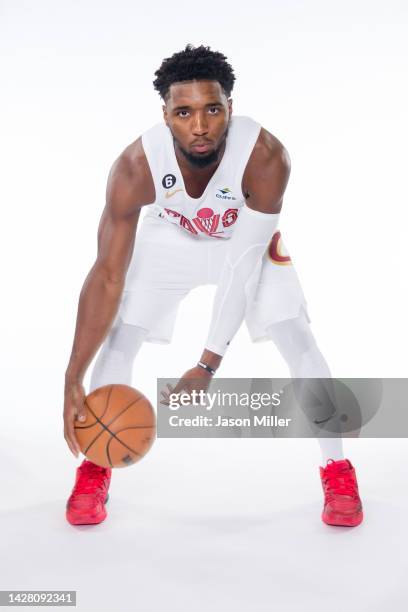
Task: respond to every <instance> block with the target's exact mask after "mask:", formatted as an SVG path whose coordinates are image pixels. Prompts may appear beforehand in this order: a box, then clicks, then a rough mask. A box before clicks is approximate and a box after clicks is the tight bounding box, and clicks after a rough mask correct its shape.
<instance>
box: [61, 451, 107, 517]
mask: <svg viewBox="0 0 408 612" xmlns="http://www.w3.org/2000/svg"><path fill="white" fill-rule="evenodd" d="M111 474H112V470H111V468H103V467H100V466H99V465H95V463H92V462H91V461H87V459H84V460H83V462H82V463H81V465H80V466H79V467H78V468H77V471H76V480H75V485H74V488H73V489H72V493H71V495H70V496H69V499H68V501H67V510H66V517H67V521H68V522H69V523H71V525H93V524H95V523H102V521H104V520H105V518H106V509H105V503H106V502H107V501H108V498H109V495H108V489H109V484H110V479H111Z"/></svg>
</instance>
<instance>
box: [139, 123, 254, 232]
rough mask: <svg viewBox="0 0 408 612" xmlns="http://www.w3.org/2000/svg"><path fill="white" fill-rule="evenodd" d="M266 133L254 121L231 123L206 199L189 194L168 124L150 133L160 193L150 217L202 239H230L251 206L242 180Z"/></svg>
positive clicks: (147, 143)
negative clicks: (261, 134) (243, 212)
mask: <svg viewBox="0 0 408 612" xmlns="http://www.w3.org/2000/svg"><path fill="white" fill-rule="evenodd" d="M260 129H261V126H260V124H259V123H257V122H256V121H254V120H253V119H250V118H249V117H236V116H234V115H233V116H232V117H231V121H230V126H229V130H228V136H227V140H226V146H225V151H224V155H223V157H222V159H221V162H220V164H219V166H218V168H217V169H216V171H215V173H214V174H213V176H212V177H211V179H210V180H209V182H208V184H207V187H206V188H205V191H204V193H203V194H202V196H201V197H200V198H192V197H190V196H189V195H188V193H187V191H186V188H185V185H184V181H183V176H182V174H181V171H180V168H179V165H178V162H177V158H176V154H175V151H174V143H173V137H172V134H171V132H170V130H169V128H168V127H167V126H166V124H165V123H164V122H163V123H159V124H157V125H155V126H154V127H152V128H151V129H150V130H148V131H147V132H145V133H144V134H143V135H142V143H143V148H144V151H145V154H146V158H147V161H148V163H149V166H150V171H151V173H152V176H153V181H154V187H155V190H156V199H155V201H154V203H153V204H151V205H150V206H148V207H147V208H148V212H147V214H146V216H151V215H153V216H155V217H160V218H162V219H165V220H167V221H169V222H170V223H175V224H176V225H178V226H180V228H182V229H183V230H185V231H187V232H189V233H190V234H191V235H193V236H195V237H197V238H229V237H230V236H231V233H232V231H233V226H234V223H235V222H236V220H237V218H238V214H239V210H240V208H241V207H242V206H243V205H244V203H245V198H244V196H243V194H242V189H241V183H242V176H243V174H244V171H245V167H246V165H247V162H248V159H249V156H250V155H251V152H252V149H253V148H254V145H255V143H256V141H257V138H258V135H259V132H260Z"/></svg>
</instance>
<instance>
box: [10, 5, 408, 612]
mask: <svg viewBox="0 0 408 612" xmlns="http://www.w3.org/2000/svg"><path fill="white" fill-rule="evenodd" d="M407 17H408V8H407V5H406V3H405V2H403V1H402V0H401V1H400V0H390V1H389V2H387V3H384V2H379V1H377V0H371V1H368V0H367V1H365V0H344V1H343V2H341V3H340V2H324V1H323V0H309V1H307V0H306V1H304V2H302V1H296V0H289V1H283V0H271V1H270V2H268V3H265V2H263V1H262V0H254V1H253V2H251V3H250V4H246V3H245V4H235V3H233V2H228V1H227V2H223V3H218V4H217V3H215V4H214V3H209V4H194V3H193V4H192V3H190V2H185V1H180V2H177V3H176V4H174V3H167V2H165V1H164V0H156V1H155V2H152V3H143V4H138V3H135V2H131V1H130V0H118V1H117V2H115V3H113V2H106V1H103V0H102V1H101V0H99V1H96V0H83V1H81V2H79V1H76V0H71V1H69V2H68V1H66V2H52V1H51V0H48V1H47V0H38V1H37V2H35V3H33V2H28V1H22V0H13V1H12V0H2V2H1V3H0V19H1V31H0V51H1V56H2V62H1V75H0V76H1V84H2V94H1V114H0V121H1V139H0V155H1V158H0V163H1V174H2V180H1V186H0V189H1V200H2V228H3V231H2V240H1V255H2V263H3V265H2V269H3V273H2V296H3V299H2V308H3V315H2V317H1V322H0V324H1V340H2V341H1V345H2V351H1V374H2V381H3V385H2V409H3V410H2V414H3V419H2V428H1V431H2V433H1V434H0V436H1V441H2V447H1V448H2V450H1V453H2V457H3V466H4V467H5V469H4V470H3V474H2V478H3V479H4V481H3V482H4V483H5V486H6V485H7V487H6V490H7V491H8V492H9V494H8V495H7V494H6V495H5V496H4V500H2V504H4V509H9V510H10V509H12V508H17V507H19V508H21V509H22V512H23V511H24V508H25V507H30V504H32V503H33V502H36V503H37V502H38V503H40V502H44V500H47V499H48V500H50V503H51V500H54V501H55V499H58V500H59V502H60V505H59V506H58V505H57V506H56V507H54V508H53V511H55V516H61V517H63V500H64V499H65V497H66V495H67V494H68V492H69V489H70V488H71V486H72V481H73V469H74V467H75V465H76V463H75V462H74V460H73V458H72V457H71V456H70V455H69V451H68V449H67V447H65V442H64V440H63V437H62V408H63V382H64V372H65V368H66V365H67V362H68V358H69V354H70V350H71V346H72V339H73V333H74V326H75V317H76V308H77V302H78V297H79V292H80V289H81V287H82V283H83V281H84V279H85V276H86V275H87V273H88V271H89V269H90V267H91V266H92V264H93V262H94V259H95V257H96V232H97V226H98V222H99V218H100V215H101V213H102V209H103V206H104V195H105V185H106V178H107V175H108V172H109V168H110V166H111V164H112V163H113V161H114V160H115V159H116V157H117V156H118V155H119V154H120V152H121V151H122V150H123V149H124V148H125V147H126V146H127V145H128V144H129V143H130V142H131V141H133V140H135V139H136V138H137V137H138V136H139V135H140V134H141V133H142V132H143V131H144V130H146V129H148V128H149V127H150V126H151V125H153V124H154V123H156V122H157V121H160V120H161V101H160V99H159V96H158V94H157V93H156V92H155V91H154V90H153V86H152V80H153V78H154V71H155V70H156V69H157V68H158V67H159V65H160V63H161V61H162V59H163V58H164V57H168V56H169V55H171V54H172V53H174V52H175V51H178V50H181V49H182V48H183V47H184V46H185V44H187V43H189V42H190V43H193V44H195V45H198V44H208V45H210V46H211V47H212V48H213V49H214V50H220V51H222V52H223V53H225V54H226V55H227V56H228V59H229V61H230V62H231V63H232V65H233V67H234V69H235V73H236V76H237V82H236V86H235V89H234V92H233V96H232V97H233V100H234V106H233V108H234V112H235V113H236V114H242V115H249V116H252V117H253V118H254V119H256V120H257V121H259V122H261V123H262V124H263V126H264V127H266V128H267V129H268V130H270V131H271V132H272V133H274V134H275V135H276V136H277V137H278V138H279V139H280V140H281V141H282V142H283V143H284V144H285V146H286V148H287V149H288V151H289V153H290V156H291V159H292V174H291V178H290V182H289V185H288V188H287V192H286V197H285V201H284V207H283V210H282V216H281V219H282V221H281V230H282V233H283V237H284V240H285V243H286V246H287V247H288V249H289V252H290V254H291V256H292V259H293V260H294V263H295V266H296V269H297V271H298V274H299V276H300V279H301V282H302V286H303V289H304V292H305V295H306V298H307V300H308V305H309V314H310V317H311V319H312V328H313V331H314V333H315V335H316V338H317V340H318V343H319V346H320V348H321V350H322V352H323V353H324V354H325V356H326V358H327V360H328V362H329V364H330V367H331V369H332V373H333V376H336V377H405V376H407V373H408V366H407V360H406V346H407V340H408V331H407V325H406V312H407V309H408V283H407V274H406V265H407V246H406V243H407V229H406V226H407V221H408V214H407V189H406V171H405V165H406V143H407V138H408V133H407V122H406V108H407V107H408V99H407V84H406V74H407V65H406V60H407V51H408V49H407V47H408V45H407V21H408V20H407ZM212 296H213V291H212V290H210V289H208V288H203V289H199V290H196V291H195V292H193V293H192V294H191V295H190V296H189V297H188V298H187V299H186V300H185V301H184V302H183V303H182V306H181V309H180V313H179V317H178V321H177V327H176V331H175V336H174V342H173V344H172V345H171V346H166V347H162V346H157V345H150V344H147V345H145V346H144V347H143V349H142V351H141V353H140V354H139V356H138V358H137V361H136V366H135V372H134V374H135V376H134V385H135V386H136V387H138V388H140V389H141V390H142V391H143V392H145V393H146V394H147V395H149V396H150V397H153V396H154V393H155V382H156V377H158V376H163V377H164V376H166V377H167V376H169V377H170V376H174V377H176V376H179V375H181V374H182V373H183V372H184V370H185V369H187V368H189V367H192V366H193V365H194V364H195V362H196V361H197V358H198V357H199V356H200V354H201V351H202V348H203V342H204V341H205V338H206V335H207V328H208V323H209V319H210V312H211V303H212ZM197 321H200V323H201V324H200V326H199V330H198V332H197ZM193 330H194V331H193ZM220 375H221V376H231V377H241V376H245V377H252V376H254V377H256V376H259V377H264V376H265V377H269V376H271V377H274V376H276V377H281V376H286V375H288V372H287V369H286V365H285V363H284V362H283V361H282V359H281V358H280V356H279V354H278V353H277V351H276V349H275V348H274V347H273V346H272V344H271V343H269V342H268V343H264V344H256V345H252V344H250V342H249V338H248V334H247V331H246V329H245V328H244V327H242V328H241V330H240V331H239V333H238V334H237V336H236V338H235V339H234V342H233V343H232V345H231V347H230V349H229V352H228V354H227V356H226V357H225V360H224V363H223V364H222V369H221V370H220ZM88 380H89V371H88V375H87V377H86V384H88ZM308 442H310V441H302V442H299V443H298V444H297V445H296V446H294V444H293V443H292V442H291V443H290V444H289V443H288V444H287V445H286V446H285V447H283V445H280V447H279V452H277V450H276V449H277V446H276V447H274V449H273V450H271V449H270V448H269V449H268V448H267V446H266V445H265V443H264V442H263V443H262V445H259V446H257V450H256V452H257V453H260V456H261V457H262V461H261V464H262V465H264V463H265V462H266V464H267V463H268V461H269V459H268V458H267V457H269V455H268V453H275V455H276V458H277V459H276V460H277V461H279V465H283V461H286V462H289V463H290V462H291V461H292V463H291V464H290V465H292V466H293V465H294V463H293V462H296V461H297V460H298V458H299V457H302V456H303V454H307V455H310V457H311V461H310V463H308V462H306V464H302V468H301V469H304V470H305V473H306V472H308V473H310V470H311V469H313V470H315V469H316V465H317V464H318V462H319V458H320V457H319V453H318V450H317V445H316V447H315V446H314V444H315V443H314V441H312V442H310V444H309V443H308ZM206 444H207V442H206V441H203V444H198V443H194V444H191V447H188V446H186V444H185V443H183V444H182V443H181V441H180V443H179V442H178V441H171V443H169V442H168V441H160V440H158V441H157V442H156V445H155V454H153V451H152V453H151V457H150V456H149V457H147V458H146V459H145V460H144V462H142V464H140V467H136V466H135V467H134V468H132V470H133V471H132V478H133V479H135V478H136V474H137V473H140V474H142V473H145V472H144V471H143V470H147V471H148V470H149V469H150V470H151V474H153V473H156V474H157V472H154V469H153V466H156V468H157V466H158V465H160V461H164V460H165V461H166V462H168V461H169V460H170V461H174V462H175V463H174V468H175V469H176V467H177V466H178V467H180V466H179V464H180V465H183V462H182V457H183V456H184V453H185V452H186V449H188V448H190V450H191V449H194V451H195V452H196V453H197V455H194V457H193V458H191V460H192V461H197V462H199V463H200V462H201V461H202V460H203V458H205V461H206V468H207V469H208V470H209V472H210V473H211V470H214V473H215V468H216V464H215V463H214V464H212V463H211V459H210V461H209V458H208V452H207V450H206V449H208V446H206ZM217 444H218V446H217V448H218V449H222V448H223V446H222V445H223V444H224V443H223V442H222V441H217ZM240 444H243V445H244V444H249V442H240ZM349 444H351V443H349ZM353 444H354V446H353V445H352V447H353V449H354V451H355V454H354V455H353V457H356V456H357V457H358V460H359V462H360V464H363V465H364V461H365V457H370V462H371V463H370V466H372V471H370V469H371V468H370V469H369V468H368V467H367V466H366V467H364V468H362V469H364V470H365V474H366V479H367V487H368V483H369V482H372V484H373V487H374V486H375V483H376V482H377V479H376V478H375V470H376V469H378V468H379V463H378V462H379V461H380V458H379V456H378V454H377V453H376V452H375V450H374V449H375V446H370V444H371V445H372V444H374V445H375V444H376V441H372V442H370V443H369V442H367V441H366V442H364V443H361V445H360V446H357V445H356V443H353ZM220 445H221V446H220ZM312 445H313V448H312ZM380 447H381V448H382V449H386V450H387V452H388V453H389V461H390V463H389V466H387V467H386V468H383V469H385V470H389V473H390V474H391V472H393V471H394V473H395V469H396V466H398V465H400V463H399V458H401V457H402V456H403V457H405V458H406V457H407V453H406V445H405V441H398V440H394V441H390V442H387V441H382V442H381V443H380V444H379V448H380ZM228 448H230V449H231V452H233V453H236V455H234V454H232V455H231V456H230V460H231V457H236V460H237V461H239V460H241V461H242V448H243V447H238V446H236V447H234V450H233V449H232V446H231V445H229V446H228ZM245 448H247V447H245ZM349 448H351V446H350V447H349ZM260 449H261V450H260ZM362 449H364V452H362ZM218 452H219V453H220V455H219V454H217V452H216V453H215V457H217V461H219V459H220V456H221V457H222V452H221V451H218ZM245 452H248V451H245ZM282 453H283V455H282ZM402 453H404V455H402ZM169 457H170V459H169ZM279 457H283V459H282V460H280V459H279ZM382 457H384V455H382ZM392 457H393V459H392ZM214 461H215V460H214ZM262 462H263V463H262ZM289 463H288V465H289ZM233 464H234V461H233V460H231V470H233ZM166 465H167V468H168V464H166ZM197 465H198V464H197ZM200 465H202V464H201V463H200ZM381 465H382V463H381ZM149 466H150V467H149ZM156 468H155V469H156ZM157 469H160V468H157ZM168 469H169V468H168ZM200 469H202V468H200ZM224 469H227V468H224ZM293 469H294V468H293ZM14 470H15V472H14ZM137 470H140V472H137ZM275 470H276V468H275ZM295 472H296V470H295ZM146 473H149V472H146ZM269 473H271V466H269ZM273 474H274V478H275V477H276V478H277V475H276V473H275V472H273ZM404 475H405V472H404ZM231 477H232V476H231V472H228V470H227V472H226V475H225V478H226V479H229V478H231ZM294 477H295V476H294ZM314 477H315V476H314ZM49 478H51V481H52V483H53V488H52V491H50V486H49V482H50V481H49ZM129 478H130V476H129V475H128V472H125V471H123V470H122V471H121V473H120V474H118V475H117V482H118V483H119V482H121V483H122V486H123V492H124V497H126V493H125V492H126V491H127V487H129V482H133V481H134V480H133V481H132V479H130V481H129ZM387 478H388V477H387ZM370 479H371V480H370ZM23 482H24V486H20V484H21V483H23ZM247 484H248V483H247ZM40 485H41V486H40ZM245 486H246V485H245ZM248 486H249V485H248ZM10 487H11V488H10ZM118 487H119V484H118ZM118 490H119V489H118ZM373 494H374V496H375V495H378V497H379V499H383V495H382V494H381V493H378V492H377V491H375V489H373ZM209 495H211V492H210V493H209ZM315 495H317V496H318V495H319V492H318V491H316V492H315ZM183 499H184V498H183ZM44 503H45V502H44ZM319 503H320V501H319ZM404 503H406V497H405V502H404ZM176 506H177V504H176ZM397 514H398V512H397ZM118 515H120V513H119V511H118ZM44 516H48V515H44ZM398 516H402V511H401V514H399V515H398ZM8 517H9V518H10V515H8ZM24 520H26V518H25V519H24ZM61 520H63V519H61ZM44 522H45V524H46V523H47V521H46V520H45V521H44ZM53 526H54V525H53ZM63 528H64V529H65V527H62V526H61V529H63ZM67 533H68V534H69V533H71V532H69V531H67ZM28 576H29V573H27V576H26V578H25V581H23V583H19V584H20V588H23V587H24V586H25V585H28V584H29V583H30V582H29V578H28ZM9 578H10V577H9ZM10 580H11V578H10ZM74 583H75V580H74ZM8 584H11V583H10V582H9V583H8ZM59 584H60V585H62V586H60V587H55V588H65V587H64V586H63V581H61V580H60V582H59ZM71 584H72V582H71ZM41 585H42V586H40V585H37V587H38V588H43V587H45V588H50V586H49V585H48V586H47V584H46V582H44V580H43V581H42V583H41ZM1 588H11V587H9V586H8V585H5V586H2V587H1ZM32 588H34V587H33V586H32ZM67 588H68V587H67ZM72 588H75V584H74V586H73V587H72ZM310 601H312V599H311V600H310ZM313 601H314V600H313ZM146 609H147V608H146ZM259 609H263V608H261V606H259ZM281 609H282V610H283V609H284V608H283V607H282V608H281ZM285 609H286V608H285ZM288 609H289V608H288ZM360 609H363V608H360ZM370 609H371V610H373V609H374V608H370ZM379 609H380V608H379Z"/></svg>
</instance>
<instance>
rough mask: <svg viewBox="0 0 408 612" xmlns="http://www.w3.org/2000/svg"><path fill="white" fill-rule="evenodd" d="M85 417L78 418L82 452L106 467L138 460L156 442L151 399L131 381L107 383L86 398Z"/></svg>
mask: <svg viewBox="0 0 408 612" xmlns="http://www.w3.org/2000/svg"><path fill="white" fill-rule="evenodd" d="M85 408H86V412H87V415H86V421H84V422H83V423H82V422H81V423H80V422H79V421H75V434H76V437H77V440H78V444H79V446H80V448H81V452H82V453H83V454H84V455H85V456H86V457H87V459H89V461H92V462H93V463H96V464H97V465H100V466H101V467H107V468H114V467H115V468H118V467H127V466H129V465H132V464H133V463H136V461H139V460H140V459H141V458H142V457H144V455H145V454H146V453H147V451H148V450H149V449H150V447H151V445H152V444H153V441H154V438H155V434H156V418H155V414H154V411H153V407H152V405H151V403H150V402H149V400H148V399H147V398H146V397H145V396H144V395H143V393H141V392H140V391H137V390H136V389H134V388H133V387H129V386H128V385H106V386H104V387H99V388H98V389H95V390H94V391H92V393H90V394H89V395H87V396H86V398H85Z"/></svg>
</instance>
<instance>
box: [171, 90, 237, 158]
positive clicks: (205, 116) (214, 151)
mask: <svg viewBox="0 0 408 612" xmlns="http://www.w3.org/2000/svg"><path fill="white" fill-rule="evenodd" d="M163 113H164V120H165V122H166V124H167V126H168V127H169V128H170V131H171V133H172V135H173V138H174V141H175V144H176V145H177V147H178V148H179V149H180V151H181V152H182V153H183V155H184V157H185V158H186V159H187V160H188V161H189V162H190V163H191V164H192V165H193V166H196V167H200V168H204V167H206V166H208V165H210V164H212V163H214V162H216V161H217V160H218V154H219V151H220V149H221V147H222V145H223V144H224V141H225V139H226V137H227V132H228V124H229V121H230V117H231V114H232V100H231V99H229V100H228V99H227V96H226V95H225V93H224V91H223V89H222V87H221V85H220V84H219V83H218V81H183V82H180V83H173V85H171V86H170V89H169V93H168V96H167V98H166V101H165V106H163Z"/></svg>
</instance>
